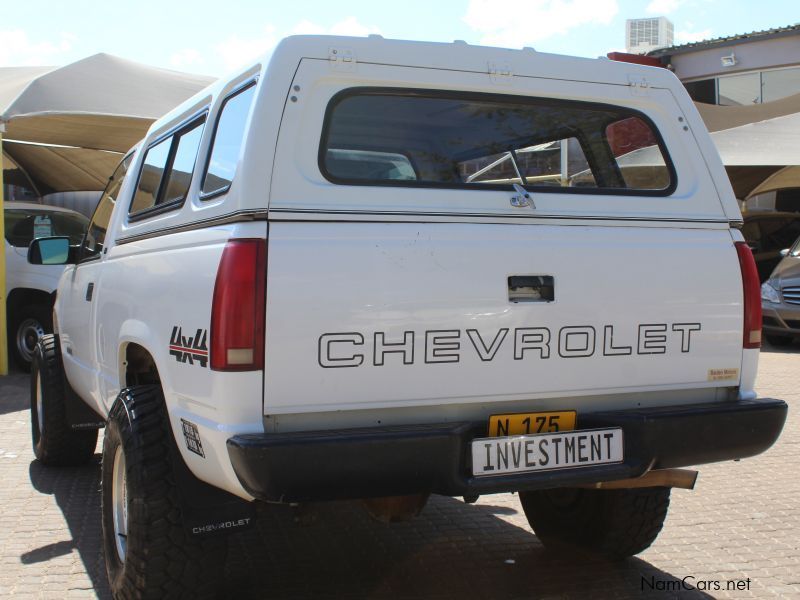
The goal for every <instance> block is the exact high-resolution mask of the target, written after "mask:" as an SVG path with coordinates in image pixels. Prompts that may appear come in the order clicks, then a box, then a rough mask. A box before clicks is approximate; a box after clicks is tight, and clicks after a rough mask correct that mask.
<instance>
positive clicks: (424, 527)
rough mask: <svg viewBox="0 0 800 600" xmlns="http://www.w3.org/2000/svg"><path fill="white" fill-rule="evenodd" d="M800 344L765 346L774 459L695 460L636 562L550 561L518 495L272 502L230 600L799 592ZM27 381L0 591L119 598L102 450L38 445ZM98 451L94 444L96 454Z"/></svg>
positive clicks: (18, 417)
mask: <svg viewBox="0 0 800 600" xmlns="http://www.w3.org/2000/svg"><path fill="white" fill-rule="evenodd" d="M799 382H800V345H798V344H795V345H794V346H793V347H792V348H789V349H780V350H778V349H772V348H769V347H767V348H765V349H764V351H762V356H761V367H760V371H759V378H758V382H757V388H758V391H759V393H760V394H761V395H762V396H771V397H774V398H781V399H784V400H786V401H787V402H788V403H789V405H790V412H789V420H788V422H787V424H786V427H785V429H784V432H783V435H782V437H781V439H780V440H779V441H778V443H777V444H776V445H775V446H774V447H773V448H771V449H770V450H769V451H768V452H766V453H764V454H762V455H760V456H757V457H754V458H751V459H746V460H742V461H740V462H728V463H721V464H714V465H705V466H702V467H699V470H700V477H699V479H698V483H697V486H696V489H695V490H694V491H686V490H674V491H673V494H672V504H671V508H670V513H669V516H668V518H667V522H666V525H665V527H664V530H663V531H662V533H661V535H660V536H659V538H658V539H657V540H656V542H655V543H654V544H653V546H652V547H651V548H650V549H648V550H646V551H645V552H643V553H642V554H641V555H639V556H638V557H636V558H631V559H628V560H626V561H624V562H622V563H608V562H605V561H600V560H590V559H587V558H578V557H573V558H564V557H554V556H552V555H551V554H550V553H548V552H546V551H545V550H544V548H543V547H542V546H541V544H540V543H539V541H538V540H537V539H536V537H535V536H534V535H533V533H532V532H531V530H530V527H529V526H528V524H527V521H526V520H525V517H524V515H523V513H522V510H521V508H520V507H519V503H518V501H517V497H516V496H515V495H513V494H501V495H494V496H486V497H482V498H480V500H479V501H478V502H477V504H474V505H467V504H464V502H462V501H461V500H460V499H452V498H443V497H433V498H432V499H431V500H430V502H429V503H428V505H427V507H426V508H425V510H424V511H423V513H422V515H421V516H420V517H418V518H417V519H415V520H414V521H411V522H406V523H400V524H392V525H386V524H383V523H380V522H377V521H374V520H372V519H371V518H370V517H369V516H368V515H367V514H366V512H365V511H364V510H363V509H362V507H361V505H360V504H359V503H357V502H340V503H331V504H324V505H319V506H312V507H305V508H303V509H293V508H290V507H282V506H264V507H262V508H261V509H260V510H259V518H258V524H257V527H256V528H255V529H253V530H250V531H248V532H243V533H240V534H236V535H234V536H232V537H231V538H229V544H228V546H229V550H228V558H227V561H226V581H225V588H226V590H227V595H228V597H231V598H276V599H283V598H291V599H301V598H302V599H305V598H315V599H316V598H375V599H384V598H386V599H389V598H391V599H404V598H408V599H412V598H413V599H423V598H437V599H438V598H459V599H464V598H468V599H469V598H481V599H483V598H497V599H512V598H513V599H518V598H640V597H654V598H673V597H679V598H800V390H799V389H798V387H799V386H798V384H799ZM28 386H29V383H28V377H27V376H26V375H24V374H14V375H11V376H8V377H5V378H0V596H2V597H15V598H51V597H52V598H60V599H62V598H108V597H109V596H110V595H109V590H108V585H107V583H106V576H105V568H104V562H103V556H102V546H101V530H100V495H99V489H100V456H99V454H96V455H95V457H94V460H93V461H92V462H91V464H89V465H86V466H83V467H79V468H61V469H57V468H48V467H44V466H43V465H41V464H40V463H39V462H38V461H36V460H35V459H34V458H33V453H32V451H31V446H30V422H29V409H28V402H29V400H28V393H29V392H28ZM99 449H100V445H98V450H97V451H98V452H99Z"/></svg>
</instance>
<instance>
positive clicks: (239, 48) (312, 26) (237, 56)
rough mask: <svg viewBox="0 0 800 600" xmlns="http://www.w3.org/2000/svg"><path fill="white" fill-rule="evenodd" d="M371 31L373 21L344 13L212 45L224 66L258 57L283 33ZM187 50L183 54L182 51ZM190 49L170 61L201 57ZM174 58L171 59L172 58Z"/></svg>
mask: <svg viewBox="0 0 800 600" xmlns="http://www.w3.org/2000/svg"><path fill="white" fill-rule="evenodd" d="M370 33H380V30H379V29H378V28H377V27H375V26H373V25H364V24H363V23H360V22H359V21H358V19H356V18H355V17H347V18H345V19H343V20H341V21H339V22H337V23H334V24H333V25H331V26H330V27H324V26H322V25H319V24H317V23H313V22H311V21H308V20H303V21H300V22H299V23H298V24H297V25H295V26H294V27H293V28H292V29H291V30H289V32H288V33H281V34H280V35H279V34H278V31H277V30H276V28H275V26H274V25H267V26H265V27H264V30H263V34H262V35H260V36H259V37H256V38H243V37H239V36H238V35H232V36H230V37H229V38H227V39H225V40H223V41H222V42H220V43H219V44H216V45H215V46H214V52H215V53H216V55H217V56H218V58H219V59H221V61H222V63H223V66H224V67H225V69H226V70H229V71H230V70H232V69H236V68H238V67H243V66H245V65H247V64H248V63H251V62H253V61H254V60H257V59H258V58H259V57H261V56H263V55H265V54H267V53H268V52H270V51H271V50H272V49H273V48H275V46H276V45H277V43H278V42H279V41H280V39H281V38H282V37H283V36H284V35H303V34H313V35H353V36H365V35H369V34H370ZM184 52H187V54H186V55H183V54H182V53H184ZM191 52H193V51H192V50H182V51H180V52H178V53H176V54H174V55H173V56H172V59H171V60H170V62H172V64H173V65H174V66H187V65H189V64H192V63H187V62H185V63H183V64H181V65H179V64H177V62H176V61H180V60H186V59H189V60H192V59H195V58H196V59H200V60H201V61H202V57H201V56H199V54H198V55H197V56H196V57H195V56H194V55H192V54H191ZM173 59H174V60H173Z"/></svg>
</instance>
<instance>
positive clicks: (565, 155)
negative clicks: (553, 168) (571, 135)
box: [561, 140, 569, 187]
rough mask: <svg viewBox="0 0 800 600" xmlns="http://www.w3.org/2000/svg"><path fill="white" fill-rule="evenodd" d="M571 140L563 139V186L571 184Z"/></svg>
mask: <svg viewBox="0 0 800 600" xmlns="http://www.w3.org/2000/svg"><path fill="white" fill-rule="evenodd" d="M568 149H569V140H561V187H567V186H568V185H569V173H568V172H567V171H569V150H568Z"/></svg>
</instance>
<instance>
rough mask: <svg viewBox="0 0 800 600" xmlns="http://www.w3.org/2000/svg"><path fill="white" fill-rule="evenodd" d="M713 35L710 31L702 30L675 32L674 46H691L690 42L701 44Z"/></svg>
mask: <svg viewBox="0 0 800 600" xmlns="http://www.w3.org/2000/svg"><path fill="white" fill-rule="evenodd" d="M712 36H713V33H712V32H711V30H710V29H703V30H702V31H676V32H675V43H676V44H691V43H692V42H702V41H703V40H710V39H711V37H712Z"/></svg>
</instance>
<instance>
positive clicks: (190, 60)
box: [169, 48, 205, 69]
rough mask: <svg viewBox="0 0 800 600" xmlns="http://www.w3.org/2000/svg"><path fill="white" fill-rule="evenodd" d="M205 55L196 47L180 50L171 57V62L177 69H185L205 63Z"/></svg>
mask: <svg viewBox="0 0 800 600" xmlns="http://www.w3.org/2000/svg"><path fill="white" fill-rule="evenodd" d="M204 62H205V61H204V60H203V55H202V54H200V52H198V51H197V50H196V49H194V48H184V49H182V50H178V51H177V52H175V53H174V54H173V55H172V56H170V57H169V64H170V65H172V66H173V67H175V68H176V69H185V68H188V67H194V66H197V65H201V64H203V63H204Z"/></svg>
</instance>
